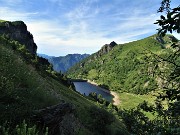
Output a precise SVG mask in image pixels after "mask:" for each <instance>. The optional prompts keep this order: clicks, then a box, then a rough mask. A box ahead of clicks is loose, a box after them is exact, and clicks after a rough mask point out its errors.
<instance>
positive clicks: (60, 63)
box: [38, 54, 89, 73]
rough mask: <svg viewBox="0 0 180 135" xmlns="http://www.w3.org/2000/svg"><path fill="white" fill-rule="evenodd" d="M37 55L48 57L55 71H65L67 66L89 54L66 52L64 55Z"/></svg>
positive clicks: (69, 66)
mask: <svg viewBox="0 0 180 135" xmlns="http://www.w3.org/2000/svg"><path fill="white" fill-rule="evenodd" d="M38 55H39V56H41V57H43V58H46V59H48V61H49V62H50V63H51V64H52V65H53V69H54V70H55V71H57V72H59V71H61V72H62V73H64V72H66V71H67V70H68V69H69V68H71V67H72V66H74V65H75V64H76V63H78V62H80V61H81V60H83V59H84V58H86V57H88V56H89V54H68V55H66V56H59V57H54V56H48V55H46V54H38Z"/></svg>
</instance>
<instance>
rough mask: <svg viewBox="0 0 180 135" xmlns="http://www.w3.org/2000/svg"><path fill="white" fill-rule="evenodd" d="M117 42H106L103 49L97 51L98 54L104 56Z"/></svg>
mask: <svg viewBox="0 0 180 135" xmlns="http://www.w3.org/2000/svg"><path fill="white" fill-rule="evenodd" d="M116 45H117V43H116V42H114V41H112V42H111V43H110V44H105V45H104V46H103V47H101V49H100V50H99V51H98V52H97V54H98V56H99V57H100V56H102V55H103V54H106V53H109V52H110V51H111V50H112V49H113V48H114V47H115V46H116Z"/></svg>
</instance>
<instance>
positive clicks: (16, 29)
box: [0, 21, 37, 54]
mask: <svg viewBox="0 0 180 135" xmlns="http://www.w3.org/2000/svg"><path fill="white" fill-rule="evenodd" d="M0 34H3V35H5V36H6V37H8V38H9V39H10V40H16V41H18V42H19V43H20V44H22V45H25V46H26V48H27V49H28V50H29V52H30V53H31V54H36V51H37V45H36V44H35V43H34V39H33V35H32V34H31V33H30V32H29V31H28V30H27V26H26V24H25V23H24V22H23V21H15V22H8V21H7V22H1V23H0Z"/></svg>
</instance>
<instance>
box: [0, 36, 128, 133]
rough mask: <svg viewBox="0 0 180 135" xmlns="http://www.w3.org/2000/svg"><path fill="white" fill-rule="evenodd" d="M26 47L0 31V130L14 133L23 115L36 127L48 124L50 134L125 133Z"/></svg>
mask: <svg viewBox="0 0 180 135" xmlns="http://www.w3.org/2000/svg"><path fill="white" fill-rule="evenodd" d="M23 41H24V40H23ZM29 49H31V48H28V49H26V46H25V45H22V44H21V43H20V41H16V40H14V39H12V38H11V39H10V38H8V37H7V35H5V34H4V35H0V63H1V64H0V125H3V126H0V134H2V135H3V134H13V135H14V134H17V132H16V131H15V129H16V128H17V127H18V126H16V125H17V124H19V123H21V122H22V121H23V120H24V119H25V120H26V121H28V123H30V124H32V123H33V124H37V125H38V127H39V130H41V129H44V126H47V127H49V134H50V135H51V134H65V135H67V134H68V135H69V134H73V135H74V134H78V135H81V134H82V135H83V134H92V135H93V134H94V135H102V134H103V135H104V134H108V135H111V134H112V135H113V134H128V132H127V130H126V128H125V126H124V125H123V124H122V122H121V121H119V120H117V119H116V118H115V117H114V116H113V115H112V114H111V113H109V112H107V111H106V110H105V109H102V108H101V107H100V106H97V105H96V103H94V102H92V101H91V100H88V99H86V98H85V97H84V96H82V95H80V94H79V93H77V92H76V91H74V90H73V89H72V85H71V84H69V83H68V81H67V79H66V77H65V76H64V75H63V74H59V73H56V72H55V71H53V70H52V67H51V65H50V64H49V63H48V61H47V60H46V59H43V58H39V57H38V56H36V53H35V52H29ZM4 123H6V124H4ZM24 126H25V128H26V126H27V125H24ZM9 128H10V130H9ZM17 131H18V133H19V132H20V129H18V130H17ZM23 131H24V130H23ZM25 131H26V130H25ZM39 133H41V132H39ZM21 134H23V133H21ZM18 135H19V134H18Z"/></svg>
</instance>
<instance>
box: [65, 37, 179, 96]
mask: <svg viewBox="0 0 180 135" xmlns="http://www.w3.org/2000/svg"><path fill="white" fill-rule="evenodd" d="M172 39H173V40H172ZM159 41H160V40H159V38H157V35H152V36H150V37H147V38H144V39H141V40H137V41H133V42H130V43H125V44H119V45H116V46H115V47H114V48H113V49H112V50H111V51H109V52H108V53H105V54H103V55H101V56H100V57H98V56H99V55H98V53H99V51H97V52H96V53H94V54H92V55H90V56H89V57H87V58H86V59H85V60H83V61H81V62H80V63H78V64H76V65H75V66H74V67H72V68H70V69H69V70H68V72H67V75H68V77H70V78H79V79H89V80H91V81H95V82H96V83H98V84H99V85H100V86H102V87H105V88H107V89H110V90H115V91H125V92H132V93H136V94H145V93H148V92H150V91H152V90H155V89H157V88H158V87H157V85H159V84H158V81H157V79H156V78H154V77H152V76H149V75H148V74H146V72H148V68H149V67H148V66H147V65H148V64H147V63H146V64H145V62H146V61H145V59H147V58H146V55H145V53H147V55H151V54H150V52H148V51H147V50H150V51H151V52H152V53H160V54H164V53H165V52H166V49H165V48H166V46H168V45H170V44H172V43H173V42H174V41H178V39H176V38H175V37H173V36H172V35H167V36H165V37H164V38H163V40H162V39H161V42H159ZM162 41H163V42H162ZM143 73H144V75H143ZM145 84H146V85H145Z"/></svg>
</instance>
